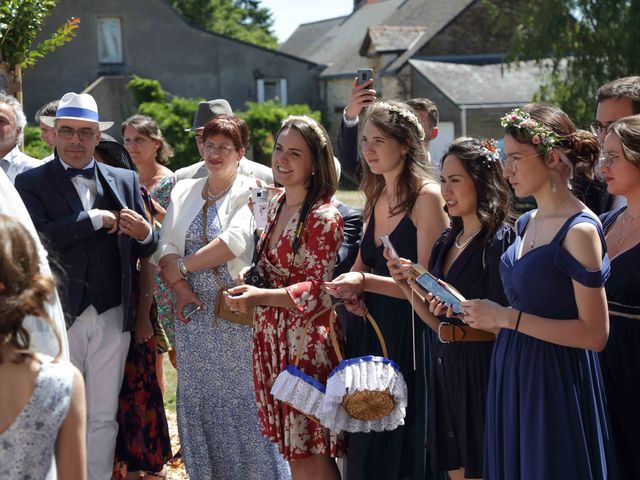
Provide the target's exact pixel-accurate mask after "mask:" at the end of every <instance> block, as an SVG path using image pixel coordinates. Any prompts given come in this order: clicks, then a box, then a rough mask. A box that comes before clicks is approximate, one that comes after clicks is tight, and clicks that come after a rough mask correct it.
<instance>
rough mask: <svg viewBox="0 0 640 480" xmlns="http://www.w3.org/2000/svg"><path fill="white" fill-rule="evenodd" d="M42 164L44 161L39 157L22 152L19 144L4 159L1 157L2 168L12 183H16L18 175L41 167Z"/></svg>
mask: <svg viewBox="0 0 640 480" xmlns="http://www.w3.org/2000/svg"><path fill="white" fill-rule="evenodd" d="M42 164H43V162H41V161H40V160H38V159H37V158H33V157H30V156H29V155H27V154H26V153H22V152H21V151H20V149H19V148H18V146H17V145H16V146H15V147H14V149H13V150H11V151H10V152H9V153H7V155H6V156H5V157H4V158H3V159H0V168H2V170H4V173H6V174H7V177H9V180H11V183H15V182H16V177H17V176H18V175H20V174H21V173H22V172H26V171H27V170H31V169H32V168H35V167H39V166H40V165H42Z"/></svg>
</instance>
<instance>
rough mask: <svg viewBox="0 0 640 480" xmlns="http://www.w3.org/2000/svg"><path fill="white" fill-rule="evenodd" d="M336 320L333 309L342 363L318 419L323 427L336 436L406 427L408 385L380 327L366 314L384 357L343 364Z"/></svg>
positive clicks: (328, 387) (335, 345) (335, 343)
mask: <svg viewBox="0 0 640 480" xmlns="http://www.w3.org/2000/svg"><path fill="white" fill-rule="evenodd" d="M335 316H336V312H335V308H334V310H333V312H332V313H331V321H330V332H331V340H332V342H333V348H334V350H335V351H336V354H337V355H338V358H339V359H340V363H339V364H338V366H337V367H336V368H334V369H333V371H332V372H331V374H330V375H329V378H328V380H327V385H326V390H325V394H324V401H323V403H322V407H321V409H320V411H319V415H318V418H319V419H320V423H322V425H323V426H325V427H327V428H329V429H330V430H333V431H336V432H341V431H347V432H370V431H376V432H380V431H384V430H394V429H395V428H397V427H398V426H400V425H404V417H405V415H406V407H407V384H406V382H405V381H404V377H403V376H402V372H401V371H400V367H399V366H398V365H397V364H396V363H395V362H394V361H392V360H389V359H388V358H387V357H388V353H387V345H386V343H385V341H384V338H383V337H382V333H381V332H380V328H379V327H378V324H377V323H376V321H375V320H374V319H373V317H372V316H371V315H370V314H367V316H366V318H367V320H368V321H369V323H371V326H372V327H373V328H374V330H375V332H376V335H377V336H378V340H379V341H380V345H381V347H382V354H383V356H382V357H380V356H374V355H367V356H364V357H357V358H351V359H347V360H344V359H343V356H342V352H341V351H340V346H339V345H338V340H337V338H336V336H335V330H334V321H335Z"/></svg>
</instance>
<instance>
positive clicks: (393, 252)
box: [380, 235, 400, 260]
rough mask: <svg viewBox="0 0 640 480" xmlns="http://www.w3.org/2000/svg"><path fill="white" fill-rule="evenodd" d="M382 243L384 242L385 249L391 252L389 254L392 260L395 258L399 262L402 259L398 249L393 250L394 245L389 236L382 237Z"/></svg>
mask: <svg viewBox="0 0 640 480" xmlns="http://www.w3.org/2000/svg"><path fill="white" fill-rule="evenodd" d="M380 241H381V242H382V245H384V248H386V249H387V250H389V252H391V258H393V259H394V260H398V259H399V258H400V255H398V252H396V249H395V248H393V244H392V243H391V240H389V236H388V235H381V236H380Z"/></svg>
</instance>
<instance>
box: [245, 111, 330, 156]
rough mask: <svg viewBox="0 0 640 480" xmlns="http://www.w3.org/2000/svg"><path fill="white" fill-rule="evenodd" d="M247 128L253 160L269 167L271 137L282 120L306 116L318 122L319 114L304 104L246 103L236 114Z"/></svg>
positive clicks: (319, 119) (271, 149) (272, 144)
mask: <svg viewBox="0 0 640 480" xmlns="http://www.w3.org/2000/svg"><path fill="white" fill-rule="evenodd" d="M237 115H238V117H240V118H242V119H243V120H244V121H245V122H247V125H248V126H249V144H250V145H251V148H252V151H253V160H255V161H256V162H260V163H263V164H265V165H269V163H270V158H271V152H272V151H273V147H274V138H273V136H274V135H275V134H276V133H277V132H278V130H279V129H280V125H281V124H282V120H284V119H285V118H287V117H288V116H289V115H308V116H310V117H312V118H313V119H314V120H316V121H318V122H320V121H321V114H320V112H319V111H313V110H311V108H310V107H309V105H306V104H294V105H286V106H285V105H282V104H280V103H276V102H274V101H273V100H268V101H266V102H262V103H257V102H247V103H246V110H244V111H241V112H237Z"/></svg>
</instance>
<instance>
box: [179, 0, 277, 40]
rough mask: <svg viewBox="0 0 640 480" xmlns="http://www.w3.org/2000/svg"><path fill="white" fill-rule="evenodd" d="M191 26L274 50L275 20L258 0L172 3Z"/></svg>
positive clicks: (181, 0)
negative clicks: (273, 29) (273, 30)
mask: <svg viewBox="0 0 640 480" xmlns="http://www.w3.org/2000/svg"><path fill="white" fill-rule="evenodd" d="M171 4H172V5H173V6H174V7H175V9H176V10H178V12H180V14H181V15H182V16H183V17H184V18H185V19H186V20H187V21H188V22H189V23H191V24H193V25H196V26H198V27H200V28H203V29H205V30H208V31H210V32H215V33H220V34H222V35H227V36H229V37H232V38H236V39H238V40H243V41H245V42H248V43H253V44H254V45H259V46H261V47H266V48H272V49H275V48H277V47H278V41H277V39H276V37H275V36H274V34H273V32H272V28H273V18H272V13H271V11H270V10H269V9H268V8H263V7H260V2H259V0H171Z"/></svg>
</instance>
